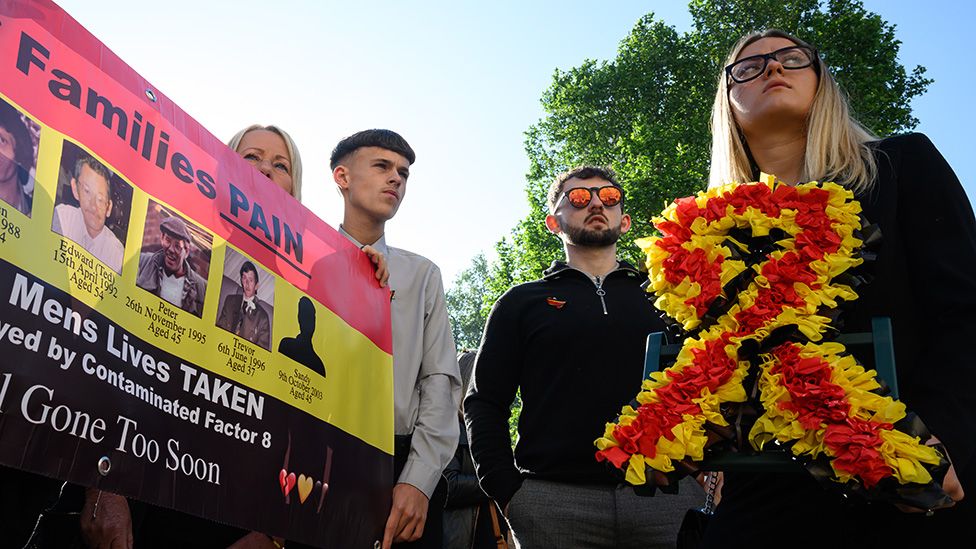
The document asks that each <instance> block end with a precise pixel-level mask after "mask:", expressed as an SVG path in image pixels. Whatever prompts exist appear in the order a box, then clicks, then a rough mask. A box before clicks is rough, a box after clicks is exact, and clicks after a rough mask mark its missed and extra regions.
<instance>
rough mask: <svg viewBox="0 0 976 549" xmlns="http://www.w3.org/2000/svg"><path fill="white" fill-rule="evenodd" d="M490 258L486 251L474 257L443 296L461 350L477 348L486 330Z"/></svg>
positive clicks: (456, 341) (455, 339) (455, 340)
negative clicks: (488, 259)
mask: <svg viewBox="0 0 976 549" xmlns="http://www.w3.org/2000/svg"><path fill="white" fill-rule="evenodd" d="M487 279H488V261H487V260H486V259H485V255H484V254H478V255H476V256H475V257H474V259H472V260H471V266H470V267H468V268H467V269H465V270H463V271H461V273H460V274H458V276H457V278H456V279H455V280H454V284H453V285H452V287H451V289H449V290H448V291H447V292H446V293H445V295H444V297H445V299H446V301H447V313H448V315H449V316H450V318H451V331H452V332H453V333H454V343H455V345H457V348H458V349H477V348H478V346H479V344H480V343H481V332H482V331H483V330H484V329H485V320H486V319H487V317H488V309H489V307H490V305H489V304H487V303H486V302H485V297H486V295H487V292H486V289H487V285H486V282H487Z"/></svg>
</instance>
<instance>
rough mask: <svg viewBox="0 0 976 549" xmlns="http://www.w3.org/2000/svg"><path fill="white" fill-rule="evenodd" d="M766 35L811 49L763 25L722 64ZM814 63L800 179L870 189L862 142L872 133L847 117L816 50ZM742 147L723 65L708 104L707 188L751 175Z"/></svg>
mask: <svg viewBox="0 0 976 549" xmlns="http://www.w3.org/2000/svg"><path fill="white" fill-rule="evenodd" d="M770 37H778V38H785V39H787V40H790V41H792V42H793V43H794V44H796V45H798V46H805V47H808V48H810V49H811V50H814V51H816V49H815V48H813V47H812V46H810V45H809V44H807V43H806V42H804V41H802V40H800V39H798V38H796V37H794V36H792V35H790V34H788V33H786V32H783V31H781V30H778V29H769V30H766V31H761V32H753V33H750V34H747V35H745V36H743V37H742V38H740V39H739V41H738V42H737V43H736V44H735V46H734V47H733V48H732V52H731V53H729V57H728V59H727V60H726V62H725V65H730V64H732V63H734V62H735V61H736V59H737V58H738V57H739V54H740V53H741V52H742V50H743V48H745V47H746V46H748V45H749V44H752V43H753V42H755V41H757V40H760V39H762V38H770ZM814 63H815V64H816V65H815V67H816V71H817V74H818V75H819V78H818V79H817V91H816V94H815V95H814V98H813V105H812V106H811V107H810V115H809V117H808V119H807V146H806V153H805V155H804V158H803V167H802V169H801V172H800V177H801V181H812V180H818V181H833V182H836V183H838V184H841V183H842V184H844V185H845V186H846V187H848V188H849V189H851V190H853V191H854V192H855V193H856V194H863V193H865V192H867V191H869V190H870V189H871V186H872V185H873V183H874V177H875V174H876V173H877V166H876V165H875V161H874V155H873V154H872V152H871V148H870V147H869V146H868V142H870V141H874V140H876V139H877V137H876V136H874V135H873V134H872V133H871V132H870V131H868V130H867V129H866V128H865V127H864V126H862V125H861V123H860V122H858V121H857V120H855V119H854V118H853V117H852V116H851V113H850V108H849V107H848V105H847V98H846V97H845V96H844V94H843V93H842V92H841V90H840V87H839V86H838V85H837V81H836V80H834V77H833V75H831V74H830V70H829V69H828V68H827V65H826V64H825V63H824V62H823V60H822V59H820V56H819V55H817V56H816V59H815V60H814ZM747 147H748V145H747V143H746V142H745V139H744V138H743V136H742V132H741V131H740V130H739V126H738V124H736V122H735V118H734V117H733V115H732V106H731V105H730V103H729V82H728V77H727V76H726V74H725V70H724V66H723V70H722V71H721V73H720V74H719V78H718V91H717V92H716V93H715V103H714V105H713V106H712V163H711V170H710V173H709V178H708V186H709V187H717V186H719V185H725V184H728V183H732V182H739V183H745V182H748V181H753V180H755V177H756V174H755V171H756V168H755V167H754V165H753V163H752V158H751V155H750V153H749V151H748V150H747ZM790 183H793V182H792V181H791V182H790Z"/></svg>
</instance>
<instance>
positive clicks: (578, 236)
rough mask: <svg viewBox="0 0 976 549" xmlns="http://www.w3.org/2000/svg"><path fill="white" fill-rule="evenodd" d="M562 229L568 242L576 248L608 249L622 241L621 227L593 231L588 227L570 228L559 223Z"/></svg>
mask: <svg viewBox="0 0 976 549" xmlns="http://www.w3.org/2000/svg"><path fill="white" fill-rule="evenodd" d="M559 225H560V227H559V228H560V229H561V230H562V231H563V234H565V235H566V240H567V242H569V243H570V244H572V245H574V246H580V247H582V248H606V247H607V246H612V245H614V244H616V243H617V240H619V239H620V227H619V226H618V227H610V228H607V229H602V230H592V229H587V228H586V227H569V226H564V225H563V223H562V222H560V223H559Z"/></svg>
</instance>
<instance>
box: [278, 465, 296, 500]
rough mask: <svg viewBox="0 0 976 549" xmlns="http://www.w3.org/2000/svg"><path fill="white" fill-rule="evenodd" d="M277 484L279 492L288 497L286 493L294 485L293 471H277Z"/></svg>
mask: <svg viewBox="0 0 976 549" xmlns="http://www.w3.org/2000/svg"><path fill="white" fill-rule="evenodd" d="M278 484H280V485H281V493H282V494H284V495H285V497H288V493H289V492H291V489H292V488H294V487H295V473H289V472H288V471H285V470H284V469H282V470H281V471H279V472H278Z"/></svg>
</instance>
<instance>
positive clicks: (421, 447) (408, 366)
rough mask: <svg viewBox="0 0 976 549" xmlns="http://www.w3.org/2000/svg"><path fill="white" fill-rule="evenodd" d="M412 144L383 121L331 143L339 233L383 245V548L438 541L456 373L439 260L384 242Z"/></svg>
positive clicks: (454, 433) (452, 437) (457, 393)
mask: <svg viewBox="0 0 976 549" xmlns="http://www.w3.org/2000/svg"><path fill="white" fill-rule="evenodd" d="M415 158H416V157H415V155H414V152H413V149H411V148H410V145H409V144H408V143H407V142H406V141H405V140H404V139H403V138H402V137H401V136H400V135H398V134H397V133H395V132H392V131H390V130H365V131H361V132H358V133H356V134H353V135H351V136H349V137H347V138H345V139H343V140H342V141H340V142H339V144H338V145H336V147H335V149H334V150H333V151H332V157H331V167H332V177H333V179H334V180H335V182H336V185H338V187H339V191H340V192H341V193H342V198H343V204H344V210H343V219H342V224H341V225H340V227H339V232H341V233H342V234H343V235H344V236H346V238H348V239H349V240H350V241H352V242H353V243H355V244H356V245H358V246H360V247H362V246H363V245H366V244H369V245H371V246H373V248H375V249H377V250H378V251H380V252H381V253H383V254H384V255H385V256H386V258H387V264H388V265H389V271H390V279H389V287H390V290H391V304H390V308H391V316H392V324H393V377H394V383H393V386H394V389H393V391H394V398H393V401H394V429H395V434H396V444H395V455H394V476H395V477H396V479H397V480H396V485H395V486H394V488H393V505H392V509H391V510H390V515H389V518H388V519H387V523H386V528H385V529H384V534H383V548H384V549H389V547H391V544H392V543H394V542H395V543H396V544H397V547H436V548H440V547H441V538H442V530H441V520H442V515H443V510H444V499H445V497H446V486H445V484H444V481H443V478H442V473H443V471H444V468H445V467H446V466H447V464H448V462H449V461H450V460H451V457H452V456H453V455H454V450H455V448H456V446H457V441H458V434H459V430H458V422H457V407H458V403H459V401H460V397H461V376H460V373H459V370H458V364H457V351H456V349H455V347H454V338H453V336H452V335H451V327H450V324H449V322H448V316H447V308H446V306H445V301H444V286H443V282H442V281H441V274H440V270H439V269H438V268H437V266H436V265H434V264H433V263H432V262H431V261H430V260H428V259H426V258H424V257H422V256H419V255H417V254H415V253H412V252H408V251H406V250H401V249H399V248H392V247H389V246H387V244H386V236H385V226H386V222H387V221H389V220H390V219H392V218H393V216H394V215H396V212H397V210H398V208H399V207H400V204H401V202H402V201H403V197H404V195H405V194H406V190H407V178H408V177H409V175H410V166H411V164H413V162H414V160H415Z"/></svg>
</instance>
